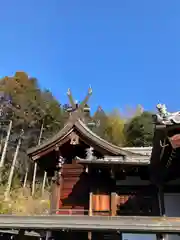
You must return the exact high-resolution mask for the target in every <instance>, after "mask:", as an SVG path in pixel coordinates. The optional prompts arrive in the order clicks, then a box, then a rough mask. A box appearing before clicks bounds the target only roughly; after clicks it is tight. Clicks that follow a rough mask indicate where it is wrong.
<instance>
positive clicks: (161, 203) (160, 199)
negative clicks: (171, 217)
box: [158, 185, 165, 216]
mask: <svg viewBox="0 0 180 240" xmlns="http://www.w3.org/2000/svg"><path fill="white" fill-rule="evenodd" d="M158 202H159V212H160V216H165V204H164V189H163V186H162V185H160V186H158Z"/></svg>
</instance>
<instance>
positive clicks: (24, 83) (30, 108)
mask: <svg viewBox="0 0 180 240" xmlns="http://www.w3.org/2000/svg"><path fill="white" fill-rule="evenodd" d="M0 92H1V96H2V98H1V102H0V105H1V109H2V108H3V110H2V111H3V112H6V113H7V114H5V115H4V118H3V119H4V120H8V119H11V120H12V121H13V131H12V134H11V138H10V144H9V149H8V152H10V153H12V152H14V150H15V149H14V148H15V146H16V144H17V139H18V136H19V133H20V130H21V129H24V137H23V141H22V147H21V151H20V153H19V157H18V160H19V161H17V166H18V169H19V170H20V172H22V173H24V169H25V168H26V167H27V164H29V163H28V158H27V156H26V154H25V152H26V150H27V148H29V147H31V146H35V145H36V144H37V139H38V135H39V132H40V128H41V125H42V121H44V134H43V138H44V139H47V138H49V137H50V136H51V135H53V134H54V133H55V132H56V131H58V130H59V129H60V128H61V127H62V126H63V122H62V117H61V116H62V109H61V106H60V104H59V103H58V101H57V100H56V99H55V98H54V97H53V95H52V94H51V93H50V92H49V91H47V90H45V91H42V90H41V89H40V88H39V86H38V81H37V79H35V78H32V77H29V76H28V75H27V74H26V73H24V72H16V73H15V75H14V76H13V77H4V78H3V79H1V80H0ZM7 99H9V105H7V104H3V103H5V100H6V101H7ZM2 102H3V103H2ZM2 106H3V107H2ZM10 155H11V154H10ZM7 156H8V160H9V161H11V160H12V157H10V156H9V154H8V155H7Z"/></svg>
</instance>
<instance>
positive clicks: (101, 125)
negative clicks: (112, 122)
mask: <svg viewBox="0 0 180 240" xmlns="http://www.w3.org/2000/svg"><path fill="white" fill-rule="evenodd" d="M92 119H93V121H94V122H95V123H96V126H95V127H94V128H93V129H92V130H93V132H95V133H96V134H97V135H98V136H100V137H102V138H104V139H106V133H105V129H106V126H107V120H108V117H107V115H106V113H105V112H104V110H103V109H102V108H101V107H98V109H97V111H96V112H95V113H94V115H93V117H92Z"/></svg>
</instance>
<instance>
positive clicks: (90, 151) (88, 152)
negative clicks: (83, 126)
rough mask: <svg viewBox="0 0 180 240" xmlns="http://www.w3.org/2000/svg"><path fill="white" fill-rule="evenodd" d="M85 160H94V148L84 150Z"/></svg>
mask: <svg viewBox="0 0 180 240" xmlns="http://www.w3.org/2000/svg"><path fill="white" fill-rule="evenodd" d="M86 159H87V160H93V159H94V148H93V147H90V148H87V149H86Z"/></svg>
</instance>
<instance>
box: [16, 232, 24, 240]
mask: <svg viewBox="0 0 180 240" xmlns="http://www.w3.org/2000/svg"><path fill="white" fill-rule="evenodd" d="M24 233H25V230H24V229H20V230H19V233H18V235H17V238H16V239H17V240H24Z"/></svg>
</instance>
